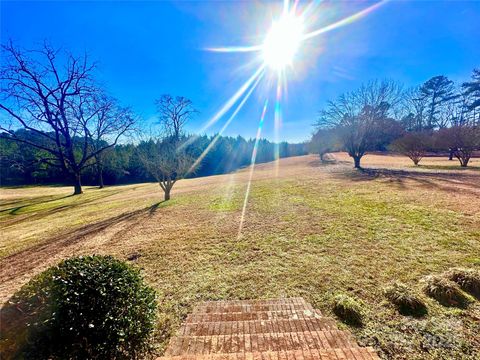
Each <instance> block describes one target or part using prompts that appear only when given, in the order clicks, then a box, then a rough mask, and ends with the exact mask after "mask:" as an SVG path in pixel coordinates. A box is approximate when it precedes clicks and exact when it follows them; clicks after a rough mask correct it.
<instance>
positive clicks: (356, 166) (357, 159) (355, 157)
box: [353, 156, 361, 169]
mask: <svg viewBox="0 0 480 360" xmlns="http://www.w3.org/2000/svg"><path fill="white" fill-rule="evenodd" d="M360 159H361V157H360V156H354V157H353V162H354V164H355V169H360V168H361V166H360Z"/></svg>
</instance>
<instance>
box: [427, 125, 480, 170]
mask: <svg viewBox="0 0 480 360" xmlns="http://www.w3.org/2000/svg"><path fill="white" fill-rule="evenodd" d="M435 138H436V139H435V142H436V147H437V148H438V149H440V150H443V149H445V150H446V149H448V150H450V151H453V155H454V156H455V157H456V158H457V159H458V161H459V162H460V166H461V167H467V165H468V162H469V161H470V158H471V157H472V154H473V152H474V151H475V150H478V149H480V128H478V127H475V126H469V125H468V126H452V127H450V128H445V129H440V130H439V131H438V133H437V134H436V135H435Z"/></svg>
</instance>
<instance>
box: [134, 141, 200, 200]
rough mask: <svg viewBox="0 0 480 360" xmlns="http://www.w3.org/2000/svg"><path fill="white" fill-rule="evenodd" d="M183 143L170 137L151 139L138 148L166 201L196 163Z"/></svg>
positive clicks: (146, 167)
mask: <svg viewBox="0 0 480 360" xmlns="http://www.w3.org/2000/svg"><path fill="white" fill-rule="evenodd" d="M182 143H183V141H178V140H176V139H175V138H174V137H171V136H170V137H166V138H163V139H156V140H153V139H151V140H149V141H145V142H142V143H141V144H139V146H138V153H139V157H140V160H141V161H142V163H143V165H144V166H145V169H146V170H147V171H148V172H149V173H150V175H152V176H153V177H154V178H155V180H157V182H158V184H159V185H160V187H161V188H162V190H163V192H164V199H165V201H167V200H170V192H171V190H172V188H173V185H175V183H176V182H177V181H178V180H180V179H183V178H184V177H185V176H186V175H187V174H188V172H189V171H190V170H191V167H192V166H193V163H194V161H195V159H194V158H193V157H192V156H190V155H189V154H188V153H187V151H186V148H184V147H182V146H181V145H182Z"/></svg>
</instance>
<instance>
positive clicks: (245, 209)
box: [237, 99, 268, 239]
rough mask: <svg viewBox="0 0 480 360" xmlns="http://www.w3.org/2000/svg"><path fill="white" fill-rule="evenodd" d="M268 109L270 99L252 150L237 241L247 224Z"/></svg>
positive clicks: (263, 112) (265, 106)
mask: <svg viewBox="0 0 480 360" xmlns="http://www.w3.org/2000/svg"><path fill="white" fill-rule="evenodd" d="M267 108H268V99H267V100H265V105H263V111H262V115H261V116H260V122H259V124H258V129H257V135H256V137H255V145H254V146H253V150H252V158H251V160H250V172H249V174H248V183H247V190H246V191H245V198H244V200H243V207H242V215H241V217H240V225H239V226H238V235H237V239H239V238H240V237H241V236H242V229H243V224H244V222H245V213H246V211H247V204H248V198H249V196H250V188H251V186H252V179H253V173H254V170H255V161H256V159H257V151H258V143H259V142H260V136H261V135H262V128H263V123H264V120H265V114H266V113H267Z"/></svg>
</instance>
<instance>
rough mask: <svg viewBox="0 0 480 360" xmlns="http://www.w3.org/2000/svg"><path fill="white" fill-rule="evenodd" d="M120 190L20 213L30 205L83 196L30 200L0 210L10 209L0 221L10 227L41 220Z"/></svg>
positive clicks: (4, 225)
mask: <svg viewBox="0 0 480 360" xmlns="http://www.w3.org/2000/svg"><path fill="white" fill-rule="evenodd" d="M120 192H121V191H111V192H109V193H105V194H101V195H100V196H95V197H92V198H91V199H88V200H84V201H79V202H73V203H70V204H59V205H58V206H54V207H52V208H51V209H45V210H42V211H39V212H33V213H32V214H31V215H28V211H27V212H26V213H25V214H18V212H19V211H21V210H23V209H28V207H30V206H37V205H43V204H47V203H50V202H53V201H58V200H62V199H66V198H70V197H73V196H81V195H67V196H62V197H59V198H55V199H51V200H47V201H34V202H30V203H28V204H25V205H22V206H18V207H16V208H10V209H6V210H2V211H0V214H2V212H3V213H4V214H3V215H5V212H7V211H8V210H10V211H9V212H8V215H7V216H3V219H2V221H0V223H1V224H2V227H8V226H12V225H15V224H17V223H19V222H23V221H33V220H39V219H42V218H44V217H46V216H48V215H51V214H54V213H56V212H58V211H62V210H68V209H74V208H77V207H81V206H84V205H86V204H90V203H92V202H95V201H97V200H100V199H105V198H108V197H110V196H113V195H116V194H118V193H120ZM9 215H12V218H10V217H9Z"/></svg>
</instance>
